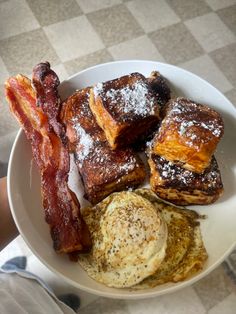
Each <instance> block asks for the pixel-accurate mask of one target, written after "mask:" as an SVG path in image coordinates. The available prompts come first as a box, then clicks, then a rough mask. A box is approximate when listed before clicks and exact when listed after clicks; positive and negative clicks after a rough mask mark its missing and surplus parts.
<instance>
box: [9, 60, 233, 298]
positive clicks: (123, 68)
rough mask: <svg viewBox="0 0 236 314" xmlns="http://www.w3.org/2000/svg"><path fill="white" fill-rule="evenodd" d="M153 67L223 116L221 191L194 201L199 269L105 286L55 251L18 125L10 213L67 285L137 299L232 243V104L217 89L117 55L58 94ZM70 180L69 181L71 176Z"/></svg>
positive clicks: (167, 288)
mask: <svg viewBox="0 0 236 314" xmlns="http://www.w3.org/2000/svg"><path fill="white" fill-rule="evenodd" d="M153 70H159V71H160V72H161V73H162V74H163V75H164V76H165V77H166V78H167V79H168V81H169V83H170V84H171V86H172V88H174V90H175V91H177V93H178V94H179V95H183V96H186V97H189V98H192V99H194V100H195V101H197V102H200V103H205V104H208V105H209V106H211V107H213V108H215V109H216V110H218V111H219V112H220V113H221V114H222V116H223V118H224V122H225V135H224V137H223V139H222V140H221V143H220V144H219V146H218V150H217V154H216V156H217V160H218V162H219V166H220V169H221V173H222V178H223V183H224V187H225V192H224V195H223V196H222V197H221V198H220V199H219V200H218V201H217V202H216V203H215V204H213V205H209V206H195V207H194V209H196V210H197V211H199V212H200V213H204V214H207V215H208V219H206V220H205V221H202V222H201V229H202V234H203V239H204V243H205V245H206V249H207V251H208V253H209V259H208V261H207V263H206V265H205V267H204V269H203V270H202V271H201V272H200V273H198V274H197V275H195V276H194V277H192V278H190V279H188V280H185V281H183V282H179V283H175V284H174V283H168V284H164V285H160V286H157V287H155V288H152V289H148V290H142V291H131V290H130V289H113V288H108V287H105V286H104V285H102V284H99V283H97V282H95V281H93V280H92V279H91V278H89V277H88V276H87V274H86V273H85V272H84V271H83V269H81V267H80V266H79V264H77V263H73V262H70V261H69V259H68V257H67V256H59V255H57V254H56V253H55V252H54V250H53V248H52V240H51V238H50V235H49V229H48V225H47V224H46V223H45V221H44V214H43V210H42V206H41V196H40V180H39V174H38V171H37V169H36V167H35V165H34V164H33V165H32V162H31V160H32V154H31V147H30V144H29V143H28V142H27V140H26V138H25V135H24V133H23V132H22V131H20V132H19V133H18V136H17V138H16V140H15V143H14V146H13V149H12V152H11V157H10V162H9V172H8V193H9V198H10V206H11V211H12V214H13V216H14V219H15V222H16V224H17V227H18V229H19V230H20V233H21V235H22V236H23V238H24V240H25V241H26V242H27V244H28V245H29V247H30V248H31V250H32V251H33V252H34V253H35V255H36V256H37V257H38V258H39V259H40V260H41V261H42V262H43V263H44V264H45V265H46V266H47V267H48V268H49V269H51V270H52V271H53V272H55V273H57V274H58V275H60V276H62V277H63V278H64V279H65V280H66V281H67V282H69V283H71V284H72V285H74V286H76V287H78V288H80V289H83V290H85V291H87V292H91V293H94V294H97V295H101V296H106V297H111V298H123V299H137V298H146V297H151V296H157V295H161V294H165V293H169V292H173V291H176V290H178V289H180V288H182V287H186V286H188V285H190V284H192V283H194V282H196V281H197V280H199V279H201V278H203V277H204V276H205V275H207V274H208V273H209V272H210V271H212V270H213V269H214V268H215V267H216V266H217V265H218V264H219V263H221V262H222V261H223V260H224V259H225V258H226V256H227V255H228V254H229V253H230V251H231V250H232V249H233V247H234V245H235V243H236V193H235V192H236V149H235V148H236V110H235V108H234V107H233V105H232V104H231V103H230V102H229V101H228V100H227V99H226V98H225V97H224V96H223V95H222V94H221V93H220V92H219V91H218V90H217V89H215V88H214V87H213V86H212V85H210V84H209V83H208V82H206V81H204V80H203V79H201V78H199V77H198V76H196V75H194V74H192V73H190V72H187V71H185V70H182V69H180V68H178V67H175V66H171V65H168V64H163V63H158V62H151V61H120V62H112V63H106V64H101V65H98V66H95V67H92V68H89V69H87V70H85V71H82V72H80V73H78V74H76V75H74V76H73V77H71V78H69V79H68V80H67V81H64V82H63V83H62V84H61V86H60V94H61V96H62V98H63V99H64V98H66V97H67V96H69V95H70V94H72V92H74V90H75V89H79V88H83V87H86V86H89V85H92V84H94V83H96V82H99V81H106V80H110V79H113V78H116V77H119V76H121V75H125V74H128V73H131V72H140V73H142V74H144V75H146V76H148V75H149V74H150V72H151V71H153ZM31 168H32V169H31ZM72 168H73V167H72ZM72 170H73V169H72ZM74 170H75V169H74ZM72 172H73V171H72ZM70 182H72V183H73V178H72V179H71V180H70ZM77 192H78V193H79V195H78V196H79V198H80V200H81V196H82V189H81V187H79V188H78V187H77Z"/></svg>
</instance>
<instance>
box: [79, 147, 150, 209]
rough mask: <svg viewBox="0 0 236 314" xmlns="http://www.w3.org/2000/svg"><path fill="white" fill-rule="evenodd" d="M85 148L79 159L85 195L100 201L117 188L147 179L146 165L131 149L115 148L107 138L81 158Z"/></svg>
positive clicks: (123, 188)
mask: <svg viewBox="0 0 236 314" xmlns="http://www.w3.org/2000/svg"><path fill="white" fill-rule="evenodd" d="M82 152H83V151H81V150H80V149H79V151H78V153H77V151H76V152H75V162H76V164H77V166H78V169H79V173H80V175H81V178H82V181H83V184H84V190H85V198H86V199H88V200H89V201H90V202H91V203H92V204H96V203H98V202H99V201H101V200H102V199H103V198H105V197H106V196H108V195H109V194H111V193H113V192H118V191H123V190H127V189H129V188H135V187H137V186H139V185H140V184H141V183H142V182H143V181H144V179H145V170H144V165H143V163H142V161H141V159H140V158H139V157H138V156H137V155H135V154H134V153H133V151H132V150H131V149H117V150H111V148H110V146H109V144H108V143H107V142H95V143H94V146H93V150H92V151H91V152H90V153H89V155H88V156H87V157H86V158H84V159H83V161H82V162H81V153H82Z"/></svg>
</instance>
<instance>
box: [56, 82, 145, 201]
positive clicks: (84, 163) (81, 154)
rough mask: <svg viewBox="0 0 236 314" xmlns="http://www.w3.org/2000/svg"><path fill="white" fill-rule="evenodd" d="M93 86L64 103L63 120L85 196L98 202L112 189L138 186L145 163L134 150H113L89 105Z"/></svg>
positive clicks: (141, 180) (142, 179)
mask: <svg viewBox="0 0 236 314" xmlns="http://www.w3.org/2000/svg"><path fill="white" fill-rule="evenodd" d="M89 93H90V88H85V89H82V90H80V91H77V92H76V93H74V94H73V95H72V96H70V97H69V98H68V99H67V100H66V101H65V102H64V104H63V108H62V112H61V119H62V121H63V122H64V124H65V125H66V132H67V136H68V138H69V141H70V144H71V151H72V152H74V156H75V162H76V165H77V167H78V171H79V174H80V176H81V179H82V181H83V184H84V190H85V197H86V198H87V199H88V200H89V201H90V202H91V203H92V204H96V203H97V202H99V201H100V200H102V199H103V198H105V197H106V196H107V195H109V194H110V193H112V192H115V191H120V190H124V189H127V188H135V187H137V186H138V185H140V184H141V183H142V182H143V181H144V179H145V170H144V164H143V162H142V161H141V159H140V158H139V156H138V155H136V154H135V153H134V152H133V151H132V150H131V149H117V150H115V151H113V150H112V149H111V147H110V146H109V144H108V142H107V140H106V137H105V134H104V132H103V130H102V129H101V128H100V127H99V126H98V125H97V123H96V120H95V118H94V116H93V114H92V112H91V110H90V108H89V97H90V95H89Z"/></svg>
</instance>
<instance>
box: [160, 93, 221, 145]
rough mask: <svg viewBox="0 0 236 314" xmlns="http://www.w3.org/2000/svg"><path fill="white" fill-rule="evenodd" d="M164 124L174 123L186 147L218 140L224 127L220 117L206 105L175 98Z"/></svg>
mask: <svg viewBox="0 0 236 314" xmlns="http://www.w3.org/2000/svg"><path fill="white" fill-rule="evenodd" d="M165 120H166V121H165V123H166V124H171V123H173V122H174V123H175V125H177V127H178V130H177V131H178V133H179V134H180V135H181V136H184V137H185V143H186V144H187V145H188V146H190V147H191V146H194V145H198V144H199V143H207V142H209V141H211V140H212V139H213V138H214V137H216V138H220V137H221V136H222V134H223V130H224V125H223V121H222V119H221V117H220V115H219V114H218V113H217V112H216V111H214V110H213V109H211V108H209V107H207V106H206V105H200V104H197V103H194V102H193V101H191V100H189V99H185V98H181V97H179V98H177V99H176V100H173V101H172V103H171V109H170V112H169V113H168V114H167V117H166V119H165Z"/></svg>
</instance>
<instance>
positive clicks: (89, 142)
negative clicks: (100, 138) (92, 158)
mask: <svg viewBox="0 0 236 314" xmlns="http://www.w3.org/2000/svg"><path fill="white" fill-rule="evenodd" d="M74 120H75V121H74V122H76V123H74V124H73V127H74V130H75V131H76V133H77V136H78V138H79V144H78V146H79V149H78V150H77V158H78V160H79V161H80V162H82V161H83V160H84V159H85V158H86V157H87V156H88V155H89V154H90V152H91V151H92V149H93V146H94V145H93V143H94V141H93V139H92V138H91V136H90V135H89V134H88V133H86V132H85V130H84V129H83V128H82V127H81V125H80V123H79V122H78V121H77V119H76V118H74Z"/></svg>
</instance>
